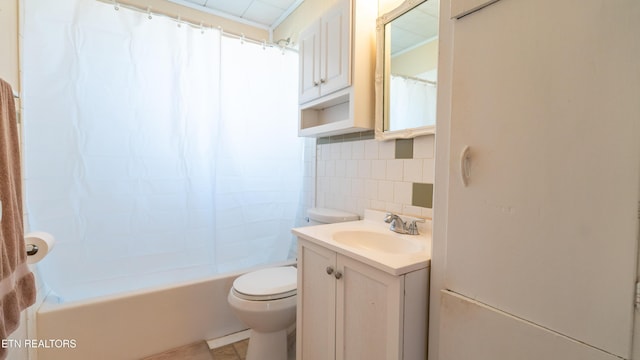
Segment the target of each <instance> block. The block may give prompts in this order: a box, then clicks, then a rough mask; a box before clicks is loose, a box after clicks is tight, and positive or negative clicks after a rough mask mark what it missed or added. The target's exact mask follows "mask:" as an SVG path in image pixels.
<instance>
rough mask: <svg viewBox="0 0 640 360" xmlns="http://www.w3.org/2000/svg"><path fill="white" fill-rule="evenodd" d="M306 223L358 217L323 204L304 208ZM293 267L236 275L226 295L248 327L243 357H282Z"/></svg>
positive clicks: (292, 316)
mask: <svg viewBox="0 0 640 360" xmlns="http://www.w3.org/2000/svg"><path fill="white" fill-rule="evenodd" d="M308 215H309V217H308V222H309V224H310V225H320V224H329V223H337V222H343V221H353V220H358V218H359V217H358V215H357V214H353V213H349V212H345V211H340V210H335V209H326V208H313V209H309V211H308ZM297 278H298V275H297V269H296V268H295V267H293V266H281V267H271V268H266V269H261V270H257V271H252V272H249V273H246V274H244V275H242V276H239V277H238V278H237V279H236V280H235V281H234V282H233V287H232V288H231V290H230V291H229V296H228V297H227V299H228V301H229V305H230V306H231V309H232V310H233V312H234V314H235V315H236V316H237V317H238V319H240V320H241V321H242V322H243V323H245V324H246V325H247V326H249V327H250V328H251V335H250V336H249V348H248V349H247V357H246V360H286V359H287V329H289V328H290V327H291V326H292V325H294V324H295V322H296V301H297V296H296V291H297V286H296V285H297Z"/></svg>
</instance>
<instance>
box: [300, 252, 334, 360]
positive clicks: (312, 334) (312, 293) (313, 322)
mask: <svg viewBox="0 0 640 360" xmlns="http://www.w3.org/2000/svg"><path fill="white" fill-rule="evenodd" d="M298 266H299V268H298V304H297V316H298V317H297V334H296V336H297V339H296V340H297V349H296V351H297V353H296V355H297V359H304V360H330V359H334V358H335V325H336V318H335V296H336V279H335V277H334V273H333V272H332V274H328V273H327V268H328V267H330V268H331V269H335V266H336V253H335V252H333V251H330V250H327V249H325V248H323V247H320V246H317V245H315V244H312V243H309V242H307V241H304V240H302V239H298Z"/></svg>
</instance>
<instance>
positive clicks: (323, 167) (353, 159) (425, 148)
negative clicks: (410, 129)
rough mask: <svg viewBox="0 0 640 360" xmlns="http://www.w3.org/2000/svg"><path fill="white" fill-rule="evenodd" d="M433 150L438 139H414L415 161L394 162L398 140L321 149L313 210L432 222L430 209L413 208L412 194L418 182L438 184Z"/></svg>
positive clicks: (344, 143) (317, 154)
mask: <svg viewBox="0 0 640 360" xmlns="http://www.w3.org/2000/svg"><path fill="white" fill-rule="evenodd" d="M434 145H435V143H434V135H427V136H421V137H418V138H415V139H414V142H413V159H395V141H384V142H382V141H376V140H374V139H371V140H360V141H350V142H342V143H333V144H322V145H317V146H316V154H315V155H316V158H315V160H316V171H315V175H316V177H315V180H316V181H315V185H316V196H315V205H314V206H319V207H330V208H336V209H342V210H347V211H352V212H355V213H357V214H359V215H360V216H363V215H364V209H366V208H372V209H378V210H384V211H393V212H398V213H402V214H412V215H419V216H427V217H431V216H432V210H431V209H427V208H422V207H417V206H412V205H411V195H412V189H413V185H412V184H413V183H414V182H418V183H430V184H433V181H434Z"/></svg>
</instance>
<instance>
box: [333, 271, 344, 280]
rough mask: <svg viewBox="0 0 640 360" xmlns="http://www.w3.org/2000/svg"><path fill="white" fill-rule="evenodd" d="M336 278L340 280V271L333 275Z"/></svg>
mask: <svg viewBox="0 0 640 360" xmlns="http://www.w3.org/2000/svg"><path fill="white" fill-rule="evenodd" d="M333 276H335V277H336V279H340V278H342V273H341V272H340V271H338V272H336V273H335V275H333Z"/></svg>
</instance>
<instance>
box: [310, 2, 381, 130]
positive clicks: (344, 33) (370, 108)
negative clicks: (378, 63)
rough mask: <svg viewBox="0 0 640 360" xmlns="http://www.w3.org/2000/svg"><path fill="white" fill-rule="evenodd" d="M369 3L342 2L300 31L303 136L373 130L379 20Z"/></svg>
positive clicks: (373, 7) (373, 6) (375, 7)
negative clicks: (376, 30)
mask: <svg viewBox="0 0 640 360" xmlns="http://www.w3.org/2000/svg"><path fill="white" fill-rule="evenodd" d="M376 16H377V6H375V5H372V4H371V2H367V1H366V0H338V1H337V3H336V4H335V5H334V6H333V7H332V8H330V9H329V10H328V11H327V12H326V13H324V14H323V15H322V16H320V17H319V18H318V19H316V20H315V21H314V22H313V23H312V24H311V25H310V26H309V27H308V28H306V29H305V30H303V31H301V32H300V35H299V38H298V43H299V57H300V60H299V64H300V69H299V71H300V79H299V98H298V100H299V104H300V106H299V127H298V135H300V136H309V137H317V136H328V135H337V134H344V133H349V132H356V131H364V130H370V129H373V127H374V123H373V120H374V104H375V98H374V95H375V91H374V77H375V56H374V54H375V25H376V24H375V19H376Z"/></svg>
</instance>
